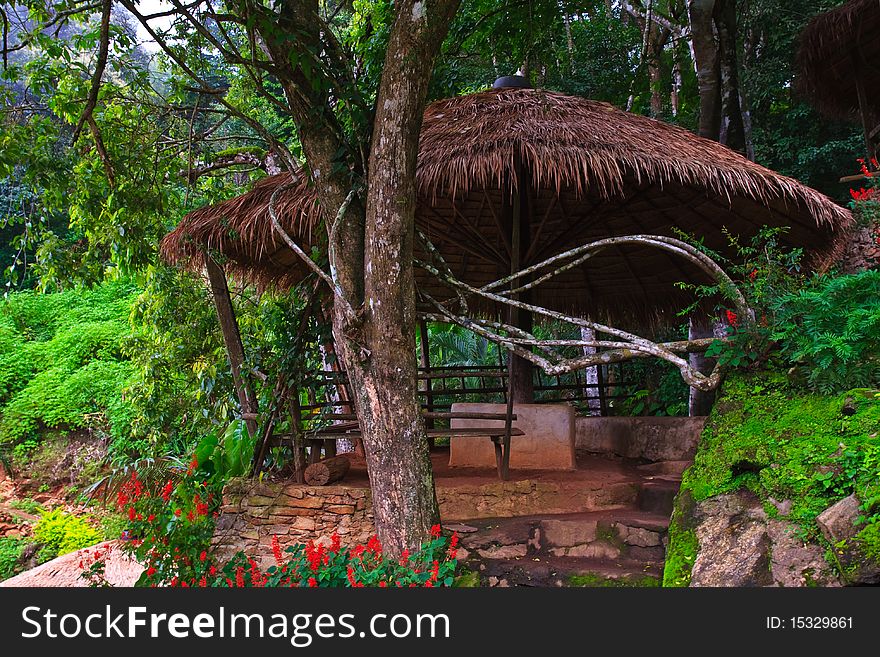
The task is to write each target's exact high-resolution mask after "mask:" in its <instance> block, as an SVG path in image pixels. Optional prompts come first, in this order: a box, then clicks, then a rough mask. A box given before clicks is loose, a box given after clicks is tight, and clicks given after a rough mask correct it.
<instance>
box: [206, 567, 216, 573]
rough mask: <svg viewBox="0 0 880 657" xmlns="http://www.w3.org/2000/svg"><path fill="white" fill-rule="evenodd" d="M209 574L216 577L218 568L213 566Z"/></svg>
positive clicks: (209, 569)
mask: <svg viewBox="0 0 880 657" xmlns="http://www.w3.org/2000/svg"><path fill="white" fill-rule="evenodd" d="M208 574H209V575H216V574H217V566H211V567H210V568H208Z"/></svg>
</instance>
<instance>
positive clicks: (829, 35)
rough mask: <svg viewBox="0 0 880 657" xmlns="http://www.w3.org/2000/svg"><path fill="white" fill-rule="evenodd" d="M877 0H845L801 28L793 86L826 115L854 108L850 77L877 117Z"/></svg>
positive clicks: (879, 36) (879, 109)
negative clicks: (860, 87) (862, 91)
mask: <svg viewBox="0 0 880 657" xmlns="http://www.w3.org/2000/svg"><path fill="white" fill-rule="evenodd" d="M878 62H880V0H851V1H850V2H847V3H845V4H843V5H841V6H840V7H837V8H836V9H832V10H831V11H828V12H825V13H823V14H819V15H818V16H816V17H815V18H814V19H813V20H812V21H810V23H809V24H808V25H807V27H806V28H805V29H804V31H803V32H802V33H801V37H800V45H799V48H798V54H797V69H798V71H799V76H798V79H797V87H798V89H799V90H800V91H801V92H802V93H803V94H804V95H806V96H807V97H808V98H809V99H810V100H811V101H813V103H815V104H816V106H817V107H818V108H819V109H820V110H821V111H822V112H823V113H825V114H826V115H828V116H833V117H837V118H848V117H852V116H853V115H854V114H855V113H856V112H858V111H859V99H858V92H857V88H856V81H857V80H859V79H860V80H861V82H862V84H863V87H864V89H865V91H866V97H865V100H866V101H867V103H868V106H869V107H868V109H869V110H870V111H871V112H873V113H875V114H876V115H877V116H878V117H880V93H878V89H880V65H878Z"/></svg>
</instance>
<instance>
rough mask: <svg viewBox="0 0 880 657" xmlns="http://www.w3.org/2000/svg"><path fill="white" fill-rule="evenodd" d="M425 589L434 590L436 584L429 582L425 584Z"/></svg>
mask: <svg viewBox="0 0 880 657" xmlns="http://www.w3.org/2000/svg"><path fill="white" fill-rule="evenodd" d="M425 588H429V589H430V588H434V583H433V582H431V580H428V581H427V582H425Z"/></svg>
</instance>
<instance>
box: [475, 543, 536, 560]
mask: <svg viewBox="0 0 880 657" xmlns="http://www.w3.org/2000/svg"><path fill="white" fill-rule="evenodd" d="M526 549H527V548H526V544H525V543H520V544H518V545H496V546H493V547H488V548H484V549H482V550H477V554H479V555H480V556H481V557H483V558H484V559H517V558H520V557H524V556H526Z"/></svg>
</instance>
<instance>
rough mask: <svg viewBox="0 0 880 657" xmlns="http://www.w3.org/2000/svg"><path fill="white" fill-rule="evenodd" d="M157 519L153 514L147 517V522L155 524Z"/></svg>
mask: <svg viewBox="0 0 880 657" xmlns="http://www.w3.org/2000/svg"><path fill="white" fill-rule="evenodd" d="M155 519H156V515H155V514H153V513H151V514H150V515H149V516H147V522H153V521H154V520H155Z"/></svg>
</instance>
